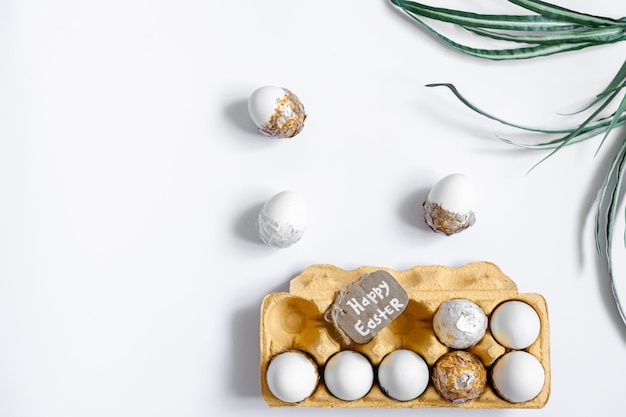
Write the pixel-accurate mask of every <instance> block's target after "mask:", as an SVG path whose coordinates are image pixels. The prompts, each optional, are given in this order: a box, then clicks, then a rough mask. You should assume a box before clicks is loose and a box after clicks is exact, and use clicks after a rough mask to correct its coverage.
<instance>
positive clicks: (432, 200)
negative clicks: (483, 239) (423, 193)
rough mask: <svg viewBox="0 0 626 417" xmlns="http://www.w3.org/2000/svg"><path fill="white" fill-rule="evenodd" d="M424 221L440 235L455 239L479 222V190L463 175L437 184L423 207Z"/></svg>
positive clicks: (452, 175) (451, 177) (444, 179)
mask: <svg viewBox="0 0 626 417" xmlns="http://www.w3.org/2000/svg"><path fill="white" fill-rule="evenodd" d="M423 207H424V219H425V220H426V223H427V224H428V226H430V228H431V229H433V230H434V231H436V232H440V233H445V234H446V235H452V234H454V233H459V232H461V231H463V230H465V229H467V228H468V227H470V226H472V225H473V224H474V222H475V221H476V215H475V209H476V208H475V207H476V189H475V187H474V184H473V183H472V181H470V179H469V178H468V177H467V176H465V175H463V174H450V175H448V176H446V177H444V178H442V179H441V180H440V181H439V182H437V183H436V184H435V185H434V186H433V187H432V189H431V190H430V192H429V193H428V196H427V197H426V200H425V201H424V203H423Z"/></svg>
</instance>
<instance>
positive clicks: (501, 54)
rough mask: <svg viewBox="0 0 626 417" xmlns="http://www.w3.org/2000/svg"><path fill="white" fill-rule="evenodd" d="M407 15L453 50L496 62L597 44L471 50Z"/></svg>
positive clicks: (411, 14) (416, 17) (418, 19)
mask: <svg viewBox="0 0 626 417" xmlns="http://www.w3.org/2000/svg"><path fill="white" fill-rule="evenodd" d="M407 14H408V15H409V16H410V17H411V18H412V19H413V20H415V21H416V22H418V23H420V24H421V25H423V26H424V27H425V28H426V29H428V30H429V31H431V32H432V33H433V34H435V35H436V36H437V37H439V38H440V39H441V40H443V41H444V42H445V43H447V44H448V45H450V46H452V47H453V48H455V49H457V50H458V51H461V52H463V53H465V54H468V55H472V56H475V57H478V58H484V59H491V60H496V61H503V60H511V59H529V58H536V57H539V56H546V55H552V54H557V53H561V52H568V51H575V50H579V49H583V48H587V47H590V46H596V45H597V44H595V43H592V42H580V43H571V44H570V43H562V44H557V45H539V46H532V47H527V48H513V49H482V48H472V47H469V46H466V45H462V44H460V43H458V42H455V41H453V40H452V39H450V38H448V37H446V36H444V35H442V34H441V33H439V32H437V31H436V30H435V29H433V28H432V27H431V26H429V25H428V24H426V22H424V21H423V20H421V19H420V18H419V17H418V16H416V15H415V14H413V13H410V12H407Z"/></svg>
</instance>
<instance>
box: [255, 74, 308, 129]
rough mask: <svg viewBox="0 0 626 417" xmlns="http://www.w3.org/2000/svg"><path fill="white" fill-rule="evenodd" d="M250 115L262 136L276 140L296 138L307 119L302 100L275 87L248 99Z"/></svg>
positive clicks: (265, 89)
mask: <svg viewBox="0 0 626 417" xmlns="http://www.w3.org/2000/svg"><path fill="white" fill-rule="evenodd" d="M248 113H250V118H251V119H252V121H253V122H254V124H255V125H256V126H257V127H258V128H259V131H260V132H261V133H262V134H264V135H266V136H269V137H272V138H276V139H284V138H292V137H294V136H296V135H297V134H298V133H300V131H302V128H303V127H304V121H305V119H306V112H305V110H304V105H303V104H302V102H301V101H300V99H299V98H298V97H297V96H296V95H295V94H294V93H292V92H291V91H290V90H288V89H286V88H283V87H278V86H273V85H266V86H262V87H259V88H257V89H256V90H254V92H252V94H251V95H250V97H249V98H248Z"/></svg>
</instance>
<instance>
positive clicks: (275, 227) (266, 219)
mask: <svg viewBox="0 0 626 417" xmlns="http://www.w3.org/2000/svg"><path fill="white" fill-rule="evenodd" d="M307 216H308V213H307V205H306V202H305V200H304V198H303V197H302V196H301V195H300V194H299V193H297V192H295V191H281V192H280V193H278V194H276V195H274V196H273V197H272V198H270V199H269V200H268V201H267V202H266V203H265V204H264V205H263V207H262V208H261V211H259V215H258V217H257V221H256V227H257V232H258V234H259V237H260V238H261V240H262V241H263V243H265V244H266V245H269V246H273V247H276V248H287V247H289V246H292V245H293V244H295V243H296V242H298V241H299V240H300V239H301V238H302V235H303V234H304V231H305V229H306V226H307Z"/></svg>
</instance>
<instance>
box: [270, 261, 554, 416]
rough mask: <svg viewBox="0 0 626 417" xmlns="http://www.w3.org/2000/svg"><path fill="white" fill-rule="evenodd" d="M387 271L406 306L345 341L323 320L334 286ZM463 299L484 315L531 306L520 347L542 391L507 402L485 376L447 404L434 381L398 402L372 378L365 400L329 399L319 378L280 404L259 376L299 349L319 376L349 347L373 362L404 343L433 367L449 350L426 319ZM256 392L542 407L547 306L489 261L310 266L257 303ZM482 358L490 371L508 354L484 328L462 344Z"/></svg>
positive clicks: (407, 404) (318, 400)
mask: <svg viewBox="0 0 626 417" xmlns="http://www.w3.org/2000/svg"><path fill="white" fill-rule="evenodd" d="M377 270H385V271H387V272H389V273H390V274H391V275H392V276H393V277H394V278H395V279H396V281H398V283H399V284H400V285H401V286H402V287H403V288H404V290H405V291H406V292H407V294H408V295H409V303H408V305H407V307H406V309H405V311H404V312H403V313H402V314H401V315H400V316H399V317H398V318H396V319H395V320H394V321H393V322H391V323H390V324H389V325H388V326H387V327H386V328H384V329H383V330H382V331H381V332H380V333H379V334H378V335H376V337H374V338H373V339H372V340H371V341H369V342H368V343H366V344H357V343H351V342H349V341H347V340H346V338H345V337H343V335H341V334H340V333H339V331H338V330H337V329H336V328H335V326H334V325H333V324H332V323H330V322H328V321H326V320H325V318H324V316H325V312H326V310H327V309H328V308H329V306H331V304H332V303H333V301H334V300H335V296H336V294H337V292H338V291H340V290H342V289H344V288H345V287H346V286H347V285H348V284H349V283H351V282H352V281H354V280H355V279H357V278H358V277H360V276H361V275H362V274H365V273H369V272H373V271H377ZM453 298H467V299H470V300H472V301H474V302H475V303H476V304H478V305H479V306H480V307H481V308H482V309H483V311H484V312H485V314H486V315H487V316H488V317H489V316H490V314H491V312H492V311H493V310H494V308H495V307H496V306H498V305H499V304H500V303H502V302H504V301H507V300H520V301H524V302H526V303H528V304H530V305H531V306H532V307H533V308H534V309H535V310H536V311H537V313H538V315H539V319H540V323H541V330H540V334H539V337H538V338H537V340H536V341H535V342H534V343H533V344H532V345H531V346H529V347H528V348H526V349H524V350H525V351H527V352H528V353H530V354H532V355H534V356H535V357H536V358H537V359H538V360H539V361H540V362H541V364H542V365H543V368H544V370H545V383H544V386H543V389H542V390H541V392H540V393H539V394H538V395H537V396H536V397H535V398H534V399H532V400H530V401H527V402H524V403H511V402H508V401H506V400H504V399H502V398H501V397H499V396H498V394H497V393H496V391H495V390H494V389H493V387H492V386H491V380H490V378H489V379H488V382H487V388H486V390H485V392H484V393H483V394H482V395H481V396H480V397H479V398H477V399H474V400H471V401H468V402H466V403H463V404H453V403H451V402H449V401H447V400H446V399H444V398H442V397H441V396H440V395H439V393H438V392H437V390H436V389H435V387H434V386H433V383H432V380H431V381H430V382H429V385H428V387H427V388H426V391H425V392H424V393H423V394H422V395H421V396H419V397H418V398H416V399H414V400H411V401H398V400H395V399H392V398H390V397H388V396H387V395H385V394H384V392H383V391H382V390H381V389H380V387H379V386H378V385H377V383H376V380H375V381H374V385H373V387H372V389H371V391H370V392H369V393H368V394H367V395H366V396H365V397H363V398H361V399H358V400H354V401H343V400H340V399H338V398H336V397H334V396H333V395H332V394H331V393H330V392H329V391H328V390H327V389H326V387H325V386H324V383H323V378H320V382H319V384H318V386H317V388H316V389H315V391H314V392H313V393H312V394H311V395H310V396H309V397H308V398H307V399H305V400H304V401H302V402H300V403H286V402H283V401H281V400H279V399H277V398H276V397H275V396H274V395H273V394H272V393H271V392H270V390H269V388H268V386H267V383H266V380H265V377H266V371H267V367H268V364H269V362H270V360H271V359H272V358H273V357H274V356H275V355H277V354H279V353H283V352H286V351H290V350H297V351H301V352H304V353H306V354H308V355H309V356H310V357H311V358H312V359H313V360H314V361H315V362H316V363H317V365H318V369H319V371H320V375H322V374H323V367H324V364H325V363H326V362H327V361H328V359H329V358H330V357H331V356H332V355H333V354H335V353H337V352H339V351H342V350H347V349H350V350H354V351H357V352H360V353H362V354H364V355H365V356H366V357H367V358H368V359H369V360H370V362H371V363H372V365H373V367H374V370H375V372H376V369H377V366H378V365H379V364H380V362H381V360H382V359H383V358H384V357H385V355H387V354H388V353H390V352H392V351H394V350H397V349H410V350H413V351H414V352H416V353H418V354H419V355H421V356H422V357H423V358H424V360H425V361H426V363H427V364H428V366H429V369H430V371H431V372H432V367H433V365H434V364H435V362H436V361H437V359H439V358H440V357H441V356H442V355H444V354H445V353H447V352H449V351H451V350H453V349H451V348H449V347H447V346H445V345H443V344H442V343H441V342H440V341H439V340H438V339H437V337H436V336H435V333H434V331H433V326H432V318H433V315H434V313H435V311H436V310H437V308H438V306H439V305H440V304H441V303H442V302H444V301H446V300H449V299H453ZM260 324H261V327H260V339H261V340H260V347H261V358H260V359H261V361H260V367H261V394H262V396H263V399H264V400H265V402H266V403H267V404H268V405H269V406H270V407H346V408H347V407H350V408H354V407H374V408H429V407H430V408H435V407H451V408H492V409H498V408H541V407H543V406H544V405H545V404H546V402H547V401H548V397H549V395H550V347H549V325H548V312H547V305H546V302H545V299H544V298H543V297H542V296H541V295H539V294H534V293H530V294H519V293H518V290H517V285H516V284H515V283H514V282H513V281H512V280H511V279H510V278H509V277H507V276H506V275H504V274H503V273H502V271H501V270H500V268H498V267H497V266H496V265H494V264H493V263H489V262H475V263H469V264H467V265H465V266H462V267H460V268H451V267H446V266H416V267H413V268H411V269H408V270H406V271H394V270H391V269H389V268H376V267H369V266H363V267H359V268H357V269H353V270H343V269H341V268H338V267H336V266H332V265H312V266H310V267H308V268H307V269H305V270H304V271H303V272H302V273H301V274H300V275H298V276H297V277H295V278H294V279H293V280H291V282H290V287H289V292H288V293H287V292H278V293H272V294H268V295H267V296H266V297H265V298H264V300H263V303H262V306H261V323H260ZM465 350H467V351H469V352H472V353H474V354H476V355H478V357H479V358H480V359H481V360H482V362H483V364H484V365H485V367H486V368H487V371H488V373H489V371H490V369H491V366H492V365H493V364H494V362H495V361H496V360H497V359H498V358H499V357H500V356H502V355H503V354H504V353H506V352H508V351H509V349H507V348H505V347H504V346H502V345H500V344H499V343H498V342H496V340H495V339H494V338H493V337H492V335H491V333H490V332H489V329H488V330H487V332H486V334H485V336H484V338H483V339H482V340H481V341H480V342H479V343H478V344H476V345H475V346H473V347H471V348H468V349H465Z"/></svg>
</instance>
